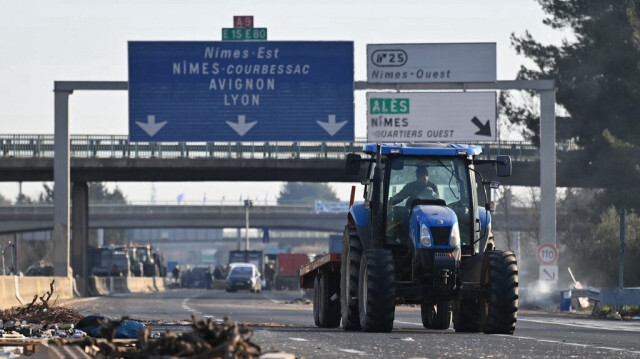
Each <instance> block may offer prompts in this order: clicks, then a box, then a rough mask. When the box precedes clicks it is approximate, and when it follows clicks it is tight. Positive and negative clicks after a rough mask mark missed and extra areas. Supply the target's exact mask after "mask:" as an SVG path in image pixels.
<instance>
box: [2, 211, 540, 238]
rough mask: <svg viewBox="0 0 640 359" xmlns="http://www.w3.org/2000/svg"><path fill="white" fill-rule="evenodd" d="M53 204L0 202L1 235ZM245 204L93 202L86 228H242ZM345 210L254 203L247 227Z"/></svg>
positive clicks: (310, 221) (339, 216)
mask: <svg viewBox="0 0 640 359" xmlns="http://www.w3.org/2000/svg"><path fill="white" fill-rule="evenodd" d="M53 210H54V209H53V205H16V206H0V234H3V233H14V232H26V231H35V230H51V229H52V228H53ZM245 210H246V209H245V207H244V206H230V205H219V206H213V205H205V206H203V205H200V206H188V205H126V204H92V205H90V206H89V220H88V223H89V225H88V227H89V228H94V229H95V228H244V227H245ZM345 224H346V213H321V212H316V211H315V209H314V207H312V206H253V207H252V208H251V209H250V210H249V226H250V228H264V227H269V228H270V229H278V230H298V231H300V230H304V231H319V232H342V230H343V229H344V225H345ZM537 226H538V222H537V220H536V216H535V215H532V210H531V209H528V208H511V209H510V213H509V220H508V222H506V221H505V218H504V217H503V216H502V215H501V213H500V212H498V213H497V215H496V216H495V218H494V220H493V228H494V229H495V230H506V229H509V230H514V231H530V230H533V229H535V228H537Z"/></svg>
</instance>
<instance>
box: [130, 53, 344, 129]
mask: <svg viewBox="0 0 640 359" xmlns="http://www.w3.org/2000/svg"><path fill="white" fill-rule="evenodd" d="M353 83H354V81H353V42H347V41H306V42H300V41H295V42H294V41H268V42H266V41H251V42H236V41H224V42H142V41H133V42H129V139H130V140H131V141H352V140H353V139H354V130H353V128H354V107H353V91H354V88H353Z"/></svg>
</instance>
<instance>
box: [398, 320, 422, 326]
mask: <svg viewBox="0 0 640 359" xmlns="http://www.w3.org/2000/svg"><path fill="white" fill-rule="evenodd" d="M393 322H394V323H398V324H409V325H417V326H422V323H412V322H401V321H399V320H394V321H393Z"/></svg>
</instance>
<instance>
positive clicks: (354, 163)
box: [344, 153, 362, 176]
mask: <svg viewBox="0 0 640 359" xmlns="http://www.w3.org/2000/svg"><path fill="white" fill-rule="evenodd" d="M361 161H362V157H360V155H359V154H357V153H349V154H347V160H346V162H345V164H344V173H346V174H348V175H354V176H355V175H357V174H359V173H360V162H361Z"/></svg>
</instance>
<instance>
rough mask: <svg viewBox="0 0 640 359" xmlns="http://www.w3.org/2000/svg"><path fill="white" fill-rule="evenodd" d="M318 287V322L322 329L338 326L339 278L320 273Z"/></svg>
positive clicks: (332, 274)
mask: <svg viewBox="0 0 640 359" xmlns="http://www.w3.org/2000/svg"><path fill="white" fill-rule="evenodd" d="M318 277H319V278H320V280H319V284H320V286H319V287H318V289H319V290H318V321H319V323H320V324H319V326H320V327H322V328H337V327H338V326H340V297H339V294H338V293H339V292H340V278H339V277H338V275H336V274H334V273H322V274H320V275H318Z"/></svg>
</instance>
